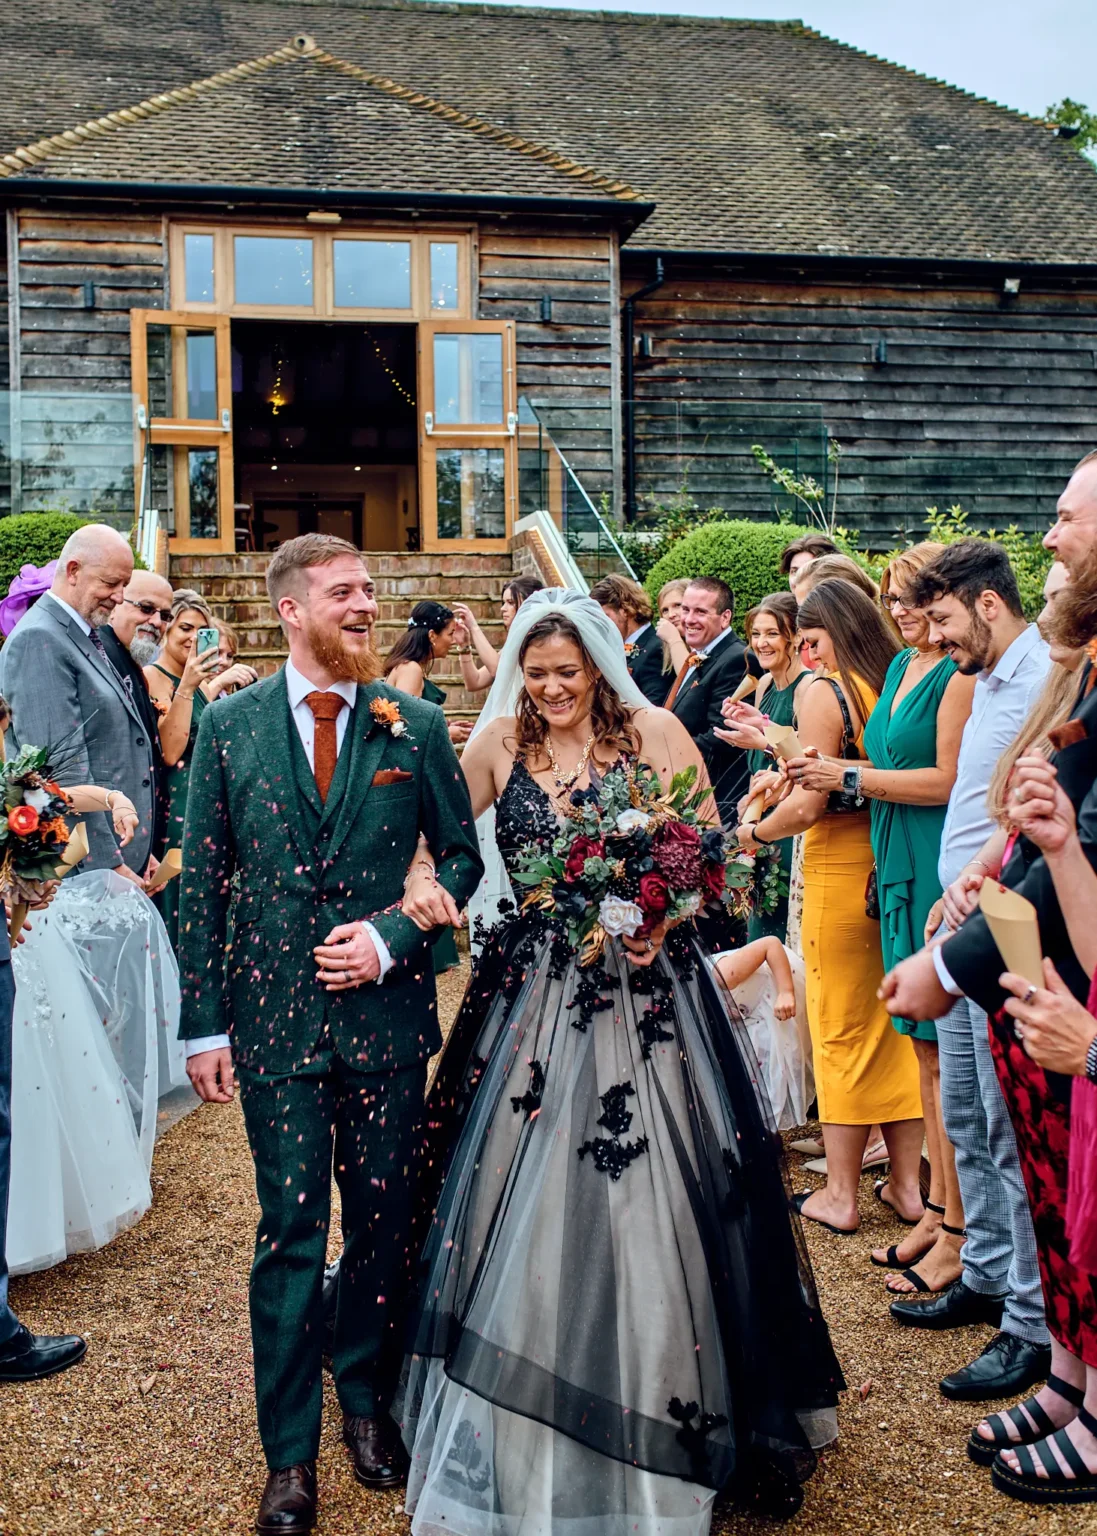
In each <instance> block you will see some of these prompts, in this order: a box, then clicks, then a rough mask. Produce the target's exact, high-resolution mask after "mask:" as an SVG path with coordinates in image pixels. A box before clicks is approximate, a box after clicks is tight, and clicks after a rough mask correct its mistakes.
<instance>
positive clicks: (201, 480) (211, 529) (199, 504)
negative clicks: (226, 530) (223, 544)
mask: <svg viewBox="0 0 1097 1536" xmlns="http://www.w3.org/2000/svg"><path fill="white" fill-rule="evenodd" d="M187 479H188V482H189V484H190V536H191V538H192V539H215V538H217V536H218V534H219V532H220V530H219V528H218V522H217V450H216V448H190V449H188V450H187Z"/></svg>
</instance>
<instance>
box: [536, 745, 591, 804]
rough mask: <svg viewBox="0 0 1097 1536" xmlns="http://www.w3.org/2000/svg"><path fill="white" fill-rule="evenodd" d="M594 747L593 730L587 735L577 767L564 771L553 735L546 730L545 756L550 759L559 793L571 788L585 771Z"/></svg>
mask: <svg viewBox="0 0 1097 1536" xmlns="http://www.w3.org/2000/svg"><path fill="white" fill-rule="evenodd" d="M593 748H594V732H593V731H591V733H590V735H589V736H588V737H587V744H586V746H585V747H584V748H583V750H582V753H581V754H580V757H579V761H578V762H577V763H576V765H575V767H574V768H573V769H572V771H571V772H570V773H562V772H561V770H560V764H559V762H558V760H557V757H556V753H555V752H554V751H553V747H552V736H551V735H550V734H548V733H547V732H546V734H545V756H546V757H547V758H548V760H549V767H550V768H551V770H552V777H553V778H554V779H555V781H556V789H557V791H558V793H560V794H563V793H564V791H565V790H568V789H570V788H571V786H572V785H573V784H574V783H575V781H576V779H578V778H579V776H580V775H581V774H582V772H583V769H584V768H585V767H586V766H587V763H588V761H589V760H590V754H591V752H592V750H593Z"/></svg>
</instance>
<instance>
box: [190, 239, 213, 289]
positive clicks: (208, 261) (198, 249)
mask: <svg viewBox="0 0 1097 1536" xmlns="http://www.w3.org/2000/svg"><path fill="white" fill-rule="evenodd" d="M183 272H184V276H185V278H186V294H187V303H188V304H212V303H213V236H212V235H185V236H184V237H183Z"/></svg>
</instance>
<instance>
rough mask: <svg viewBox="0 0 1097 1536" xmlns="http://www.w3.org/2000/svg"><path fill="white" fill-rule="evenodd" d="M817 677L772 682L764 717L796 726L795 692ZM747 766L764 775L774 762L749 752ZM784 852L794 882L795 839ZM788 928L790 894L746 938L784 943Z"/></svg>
mask: <svg viewBox="0 0 1097 1536" xmlns="http://www.w3.org/2000/svg"><path fill="white" fill-rule="evenodd" d="M813 676H814V673H812V672H801V673H800V676H799V677H797V678H795V679H794V680H793V681H792V682H791V683H789V685H788V687H787V688H778V687H777V685H776V683H774V682H771V683H770V685H769V687H768V688H767V689H766V691H765V693H764V694H763V695H762V697H761V700H760V702H759V704H758V708H759V709H760V710H761V711H762V713H763V714H765V715H768V716H769V718H770V720H771V721H772V723H773V724H774V725H795V723H796V722H795V720H794V718H793V717H794V714H795V710H796V690H797V688H799V686H800V684H801V683H806V682H810V681H811V678H812V677H813ZM747 763H748V764H749V767H750V771H751V773H752V774H755V773H761V772H762V771H763V769H766V768H772V767H773V759H772V757H770V755H769V753H768V752H762V751H750V752H748V753H747ZM777 847H778V848H779V849H780V853H781V874H782V876H783V877H784V879H785V881H786V883H790V882H791V879H792V852H793V839H792V838H791V837H783V838H782V839H781V841H780V842H779V843H778V844H777ZM787 929H788V895H787V894H786V895H784V896H782V897H781V899H780V901H779V903H778V905H777V910H776V911H775V912H771V913H770V914H769V915H768V916H767V917H761V916H752V917H751V918H750V921H749V923H748V925H747V937H748V938H749V939H751V940H754V939H764V938H771V937H772V938H778V939H780V940H781V943H782V944H783V943H784V942H785V934H786V931H787Z"/></svg>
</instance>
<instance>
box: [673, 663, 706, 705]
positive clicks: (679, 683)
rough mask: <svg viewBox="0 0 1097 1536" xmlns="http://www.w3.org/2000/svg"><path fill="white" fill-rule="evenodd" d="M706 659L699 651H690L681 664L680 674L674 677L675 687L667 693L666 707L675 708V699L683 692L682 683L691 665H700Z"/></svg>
mask: <svg viewBox="0 0 1097 1536" xmlns="http://www.w3.org/2000/svg"><path fill="white" fill-rule="evenodd" d="M704 659H705V658H704V657H703V656H702V655H701V653H700V652H699V651H690V653H689V655H688V656H687V657H686V659H685V661H683V663H682V665H681V668H680V670H679V672H678V676H677V677H676V678H675V679H674V687H673V688H672V689H671V690H670V692H669V693H668V694H667V702H666V703H665V704H664V705H663V708H664V709H673V708H674V701H675V699H676V698H677V697H678V695H679V693H680V692H681V688H682V684H683V683H684V682H685V680H686V673H687V672H688V671H689V669H690V667H699V666H700V665H701V663H702V662H703V661H704Z"/></svg>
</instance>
